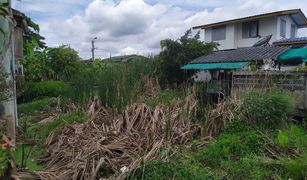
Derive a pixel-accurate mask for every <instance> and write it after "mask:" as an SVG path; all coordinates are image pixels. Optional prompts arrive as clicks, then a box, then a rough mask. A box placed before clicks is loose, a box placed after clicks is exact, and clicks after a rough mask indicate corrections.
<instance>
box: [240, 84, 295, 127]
mask: <svg viewBox="0 0 307 180" xmlns="http://www.w3.org/2000/svg"><path fill="white" fill-rule="evenodd" d="M294 108H295V99H294V97H293V96H292V95H290V94H288V93H285V92H283V91H281V90H278V89H273V90H271V91H263V90H256V89H255V90H251V91H249V92H248V93H246V95H245V96H244V98H243V103H242V105H241V110H242V113H243V115H244V116H245V118H246V120H248V121H249V122H251V123H254V124H255V125H258V126H263V127H266V128H273V129H274V128H278V127H280V126H282V125H285V124H286V122H287V121H288V120H289V119H290V118H291V115H292V114H293V112H294Z"/></svg>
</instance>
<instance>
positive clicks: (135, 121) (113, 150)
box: [36, 93, 201, 179]
mask: <svg viewBox="0 0 307 180" xmlns="http://www.w3.org/2000/svg"><path fill="white" fill-rule="evenodd" d="M71 108H72V109H73V106H72V107H71ZM196 108H197V102H196V100H195V98H194V96H193V93H191V94H190V95H189V96H188V97H187V98H186V100H184V101H181V102H179V101H175V102H173V104H172V105H171V106H169V107H167V106H157V107H155V108H153V109H151V108H150V107H148V106H147V105H145V104H133V105H131V106H129V107H127V108H126V109H125V110H124V111H123V112H122V113H121V114H118V115H114V112H112V111H110V110H109V109H106V108H104V107H102V106H100V103H99V100H95V101H93V102H92V103H91V104H89V105H87V106H86V107H85V108H84V109H83V110H84V111H86V112H87V113H88V114H89V115H90V116H91V117H92V118H93V119H96V120H95V121H91V122H88V123H85V124H74V125H68V126H66V127H64V128H63V129H62V130H61V131H60V132H59V131H57V134H55V133H53V134H50V136H49V137H48V139H47V140H46V143H45V145H46V147H48V149H47V154H46V157H45V159H44V161H45V162H46V163H47V166H46V168H45V170H44V171H42V172H37V173H36V174H37V175H38V176H39V177H40V178H41V179H98V178H111V179H124V178H125V176H126V175H127V173H129V171H132V170H133V169H135V168H137V167H138V166H139V165H140V163H142V162H146V161H149V160H153V159H161V158H163V157H165V156H166V154H167V152H168V151H170V150H171V146H172V145H174V144H186V143H187V142H189V141H190V140H192V139H193V137H194V136H196V135H197V134H199V132H200V129H201V126H200V125H198V124H194V123H192V122H191V121H190V119H192V116H194V115H195V114H196ZM97 119H99V120H97ZM162 149H163V150H164V152H166V153H164V154H163V153H161V150H162ZM123 167H127V169H128V171H123V169H122V170H121V168H123Z"/></svg>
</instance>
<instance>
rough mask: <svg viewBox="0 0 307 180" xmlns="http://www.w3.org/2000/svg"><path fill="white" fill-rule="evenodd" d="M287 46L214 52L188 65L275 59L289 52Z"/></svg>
mask: <svg viewBox="0 0 307 180" xmlns="http://www.w3.org/2000/svg"><path fill="white" fill-rule="evenodd" d="M289 49H290V47H289V46H270V47H248V48H240V49H234V50H223V51H214V52H212V53H210V54H209V55H205V56H201V57H199V58H197V59H195V60H193V61H192V62H190V64H199V63H219V62H247V61H260V60H263V59H276V58H277V56H279V55H281V54H282V53H284V52H286V51H287V50H289Z"/></svg>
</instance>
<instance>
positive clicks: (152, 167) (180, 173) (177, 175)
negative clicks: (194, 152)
mask: <svg viewBox="0 0 307 180" xmlns="http://www.w3.org/2000/svg"><path fill="white" fill-rule="evenodd" d="M210 178H211V177H210V175H209V172H208V170H207V169H206V168H204V167H203V166H202V164H200V163H199V162H197V161H195V160H194V159H189V158H182V159H173V160H171V161H169V162H163V161H152V162H149V163H146V164H143V165H142V166H141V167H139V168H138V169H136V171H135V172H133V173H132V174H131V175H130V176H128V178H127V179H150V180H160V179H162V180H163V179H165V180H166V179H180V180H181V179H182V180H184V179H196V180H207V179H210Z"/></svg>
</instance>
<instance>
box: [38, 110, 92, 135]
mask: <svg viewBox="0 0 307 180" xmlns="http://www.w3.org/2000/svg"><path fill="white" fill-rule="evenodd" d="M88 119H89V118H88V116H87V115H86V114H85V113H83V112H79V111H77V112H73V113H68V114H64V115H61V116H60V117H58V118H57V119H55V120H54V121H53V122H50V123H48V124H46V125H44V126H43V127H42V128H43V131H42V132H41V134H42V137H43V138H46V137H48V136H49V134H50V133H51V132H53V131H55V130H57V129H58V128H60V127H63V126H65V125H66V124H73V123H84V122H86V121H88Z"/></svg>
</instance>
